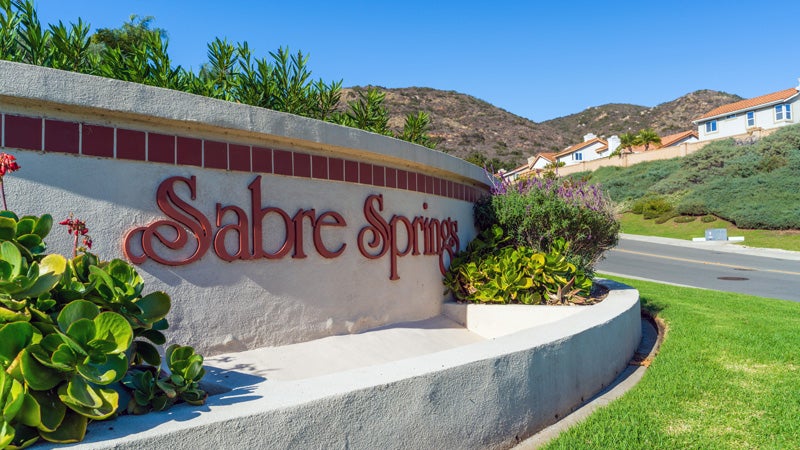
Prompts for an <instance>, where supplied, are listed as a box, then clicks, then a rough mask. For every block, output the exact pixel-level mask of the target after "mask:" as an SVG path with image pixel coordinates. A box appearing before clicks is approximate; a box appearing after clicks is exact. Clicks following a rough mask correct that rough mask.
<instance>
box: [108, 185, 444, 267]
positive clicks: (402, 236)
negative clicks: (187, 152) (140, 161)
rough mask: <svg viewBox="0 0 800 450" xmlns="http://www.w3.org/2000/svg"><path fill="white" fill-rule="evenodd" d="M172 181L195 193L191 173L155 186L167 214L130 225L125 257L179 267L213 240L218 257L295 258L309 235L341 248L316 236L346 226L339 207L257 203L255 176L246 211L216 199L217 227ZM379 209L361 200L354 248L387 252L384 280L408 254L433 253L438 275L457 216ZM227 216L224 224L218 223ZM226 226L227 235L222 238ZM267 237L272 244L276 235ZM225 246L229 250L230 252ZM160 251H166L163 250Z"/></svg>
mask: <svg viewBox="0 0 800 450" xmlns="http://www.w3.org/2000/svg"><path fill="white" fill-rule="evenodd" d="M179 184H185V185H186V186H187V187H188V188H189V195H190V196H191V200H195V199H196V197H197V180H196V178H195V177H194V176H192V177H191V178H185V177H177V176H176V177H170V178H167V179H166V180H164V181H163V182H162V183H161V185H159V187H158V191H157V193H156V204H157V205H158V208H159V209H160V210H161V212H163V213H164V214H165V215H166V216H167V217H168V218H169V219H165V220H158V221H156V222H153V223H151V224H149V225H147V226H143V227H137V228H134V229H132V230H130V231H129V232H128V233H127V234H126V235H125V240H124V245H123V251H124V253H125V256H126V257H127V258H128V259H129V260H130V261H131V262H133V263H135V264H142V263H144V262H145V261H147V259H151V260H153V261H155V262H157V263H159V264H164V265H169V266H182V265H186V264H191V263H193V262H195V261H197V260H199V259H200V258H202V257H203V256H204V255H205V254H206V252H208V250H209V249H210V248H212V247H213V249H214V253H215V254H216V255H217V256H218V257H219V258H220V259H222V260H224V261H229V262H230V261H236V260H257V259H270V260H271V259H281V258H284V257H286V256H287V255H289V254H290V253H291V257H292V258H294V259H303V258H306V257H307V256H308V255H307V254H306V249H305V247H304V244H305V242H306V240H307V237H310V238H311V242H312V243H313V247H314V250H315V251H316V252H317V254H318V255H320V256H322V257H323V258H337V257H339V256H340V255H342V254H343V253H344V251H345V249H346V248H347V244H346V243H344V242H339V243H331V242H329V241H326V240H325V239H324V237H323V233H324V231H325V230H326V229H327V228H329V227H333V228H339V227H346V226H347V222H346V221H345V219H344V217H342V215H341V214H339V213H338V212H335V211H326V212H323V213H320V214H317V212H316V210H315V209H313V208H312V209H302V208H301V209H298V210H297V212H295V213H294V215H290V214H289V213H287V212H286V211H284V210H283V209H281V208H278V207H275V206H267V207H262V198H261V176H260V175H259V176H257V177H256V178H255V179H254V180H253V181H252V182H251V183H250V184H249V185H248V186H247V188H248V190H250V214H249V216H248V212H247V211H245V210H244V209H242V208H240V207H239V206H235V205H226V206H223V205H222V204H220V203H217V204H216V208H215V213H216V217H215V222H214V226H215V228H216V231H215V230H214V229H212V225H211V222H210V221H209V220H208V218H207V217H206V216H205V215H204V214H203V213H202V212H200V211H199V210H198V209H197V208H195V207H193V206H191V205H190V204H189V203H188V202H186V201H185V200H183V199H181V198H180V196H179V195H178V193H177V192H176V186H178V185H179ZM427 207H428V204H427V203H425V204H423V209H427ZM383 209H384V205H383V195H380V194H375V195H370V196H368V197H367V199H366V200H365V201H364V208H363V211H364V219H365V220H366V222H367V225H366V226H364V227H363V228H361V230H360V231H359V232H358V237H357V242H358V249H359V251H360V253H361V254H362V255H363V256H364V257H366V258H369V259H378V258H381V257H383V256H384V255H386V254H387V253H388V255H389V267H390V269H389V279H391V280H397V279H399V278H400V276H399V274H398V268H397V263H398V259H399V258H401V257H404V256H407V255H409V254H410V255H420V254H422V255H438V257H439V270H440V271H441V273H442V274H443V275H444V273H445V270H446V267H445V266H446V262H449V260H450V259H452V257H453V256H454V255H455V253H456V252H457V251H458V249H459V246H460V242H459V238H458V222H457V221H454V220H452V219H450V218H449V217H448V218H447V219H444V220H438V219H433V218H430V217H423V216H417V217H414V218H412V219H409V218H407V217H405V216H400V215H396V214H395V215H393V216H392V217H391V218H390V219H388V220H387V219H385V218H384V217H383V216H382V215H381V214H380V213H381V212H383ZM267 217H270V224H274V223H276V222H277V223H278V224H280V225H278V227H277V228H278V230H275V231H277V233H278V234H277V235H278V236H281V237H280V238H277V239H278V241H279V245H277V248H273V249H271V250H267V249H265V248H264V245H265V241H266V236H265V235H264V232H265V229H264V228H265V219H266V218H267ZM231 219H232V223H230V222H231ZM226 221H227V222H229V223H227V224H225V225H223V223H224V222H226ZM273 226H274V225H273ZM307 230H310V236H307V235H306V231H307ZM267 231H270V230H267ZM231 233H233V235H232V237H229V235H231ZM270 236H271V237H272V242H273V246H274V241H275V237H274V236H272V235H270ZM226 243H227V245H226ZM232 243H233V244H235V245H231V244H232ZM232 246H233V247H235V251H231V247H232ZM164 253H170V254H172V255H173V256H172V257H168V256H165V255H164ZM181 255H183V256H181ZM186 255H188V256H186Z"/></svg>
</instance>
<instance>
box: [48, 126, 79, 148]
mask: <svg viewBox="0 0 800 450" xmlns="http://www.w3.org/2000/svg"><path fill="white" fill-rule="evenodd" d="M79 146H80V125H78V124H77V123H75V122H64V121H61V120H51V119H45V121H44V150H45V151H48V152H59V153H73V154H76V155H77V154H78V149H79Z"/></svg>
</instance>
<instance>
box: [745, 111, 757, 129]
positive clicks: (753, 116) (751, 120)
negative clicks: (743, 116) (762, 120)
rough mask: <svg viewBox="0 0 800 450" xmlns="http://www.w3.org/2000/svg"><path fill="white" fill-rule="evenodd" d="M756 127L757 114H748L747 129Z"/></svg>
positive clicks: (749, 112) (750, 112)
mask: <svg viewBox="0 0 800 450" xmlns="http://www.w3.org/2000/svg"><path fill="white" fill-rule="evenodd" d="M754 126H756V113H755V111H748V112H747V128H751V127H754Z"/></svg>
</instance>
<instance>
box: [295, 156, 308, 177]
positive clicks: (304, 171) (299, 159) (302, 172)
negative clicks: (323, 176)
mask: <svg viewBox="0 0 800 450" xmlns="http://www.w3.org/2000/svg"><path fill="white" fill-rule="evenodd" d="M294 176H296V177H304V178H311V155H307V154H305V153H295V154H294Z"/></svg>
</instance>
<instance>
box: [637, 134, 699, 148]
mask: <svg viewBox="0 0 800 450" xmlns="http://www.w3.org/2000/svg"><path fill="white" fill-rule="evenodd" d="M697 141H698V136H697V131H695V130H689V131H681V132H680V133H675V134H669V135H667V136H662V137H661V144H658V145H656V146H651V147H650V150H658V149H661V148H667V147H674V146H676V145H681V144H691V143H692V142H697ZM643 151H645V149H644V145H637V146H635V147H633V148H631V152H632V153H641V152H643Z"/></svg>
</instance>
